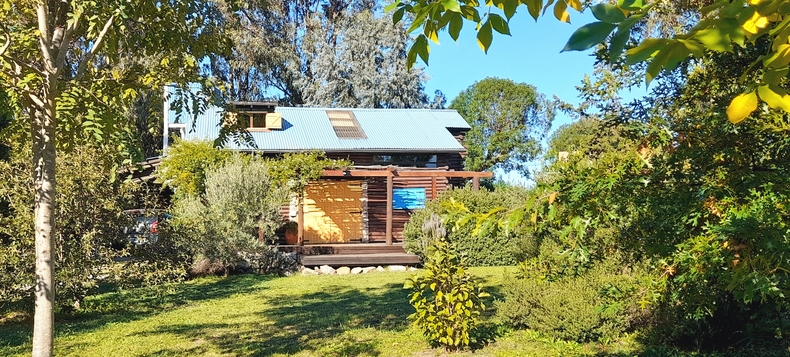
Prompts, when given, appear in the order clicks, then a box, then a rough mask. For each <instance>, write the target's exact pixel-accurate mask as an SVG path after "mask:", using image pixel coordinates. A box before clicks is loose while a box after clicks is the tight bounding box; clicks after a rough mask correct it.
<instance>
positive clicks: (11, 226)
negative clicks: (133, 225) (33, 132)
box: [0, 146, 129, 308]
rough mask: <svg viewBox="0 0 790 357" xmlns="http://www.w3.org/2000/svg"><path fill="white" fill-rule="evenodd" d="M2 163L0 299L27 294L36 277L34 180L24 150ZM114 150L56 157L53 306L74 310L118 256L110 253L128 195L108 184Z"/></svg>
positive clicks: (78, 150)
mask: <svg viewBox="0 0 790 357" xmlns="http://www.w3.org/2000/svg"><path fill="white" fill-rule="evenodd" d="M15 149H16V150H17V151H16V152H15V153H14V155H13V156H12V157H11V158H10V160H7V161H1V162H0V206H3V209H0V301H8V302H15V301H20V300H28V299H31V297H32V288H33V286H34V281H35V276H34V274H33V270H32V269H30V267H32V266H34V259H35V257H34V252H35V248H34V241H33V212H32V209H31V208H32V207H33V181H32V178H31V176H30V174H29V173H30V172H31V167H30V166H31V165H32V162H31V161H30V153H29V149H28V148H25V147H18V148H15ZM113 158H114V155H113V152H111V151H109V150H106V149H103V148H99V147H93V146H76V147H73V148H71V150H69V151H67V152H63V153H61V154H59V155H58V158H57V173H56V175H57V177H58V191H57V197H56V198H55V199H56V203H55V212H54V214H55V225H56V226H57V227H58V229H57V231H56V235H55V236H53V239H52V240H53V243H54V248H55V250H54V252H53V253H54V254H53V256H54V259H55V266H56V267H57V269H56V276H55V282H56V289H57V294H56V304H57V305H58V307H59V308H79V307H80V304H81V302H82V300H83V299H84V298H85V296H86V295H87V294H89V293H90V292H91V291H92V290H93V289H95V288H96V287H97V285H98V283H99V282H100V281H101V280H102V279H105V278H106V279H111V278H112V277H111V276H108V274H110V273H112V271H108V270H107V268H108V267H109V266H111V265H112V264H113V260H112V258H113V257H114V256H115V255H116V252H115V251H113V250H112V249H111V245H112V243H113V241H115V240H116V239H117V236H118V227H119V226H120V224H121V222H122V217H121V211H122V205H123V203H124V200H125V198H127V197H128V193H129V190H127V189H126V187H124V185H122V184H121V182H119V181H118V180H113V179H112V177H113V176H114V175H113V170H114V167H113V160H112V159H113Z"/></svg>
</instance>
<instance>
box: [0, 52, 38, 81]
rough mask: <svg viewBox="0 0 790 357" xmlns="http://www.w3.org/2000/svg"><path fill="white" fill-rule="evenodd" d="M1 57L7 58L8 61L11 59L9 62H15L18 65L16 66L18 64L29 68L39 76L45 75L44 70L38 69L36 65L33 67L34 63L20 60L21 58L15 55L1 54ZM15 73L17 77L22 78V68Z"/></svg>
mask: <svg viewBox="0 0 790 357" xmlns="http://www.w3.org/2000/svg"><path fill="white" fill-rule="evenodd" d="M0 57H3V58H5V59H6V60H7V61H9V62H11V63H13V64H14V65H16V66H18V67H23V68H25V69H27V70H29V71H31V72H33V73H35V74H37V75H39V76H42V77H43V76H44V72H43V71H41V70H39V69H38V68H36V67H33V65H31V64H29V63H27V62H25V61H22V60H19V59H17V58H16V57H14V56H11V55H6V54H0ZM14 74H15V75H16V76H17V77H20V78H21V76H22V71H21V70H16V71H15V72H14Z"/></svg>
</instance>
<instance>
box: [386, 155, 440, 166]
mask: <svg viewBox="0 0 790 357" xmlns="http://www.w3.org/2000/svg"><path fill="white" fill-rule="evenodd" d="M437 163H438V160H437V156H436V155H424V154H423V155H420V154H418V155H405V154H402V155H373V164H374V165H394V166H403V167H430V168H435V167H437Z"/></svg>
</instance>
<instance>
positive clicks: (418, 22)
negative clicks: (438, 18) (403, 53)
mask: <svg viewBox="0 0 790 357" xmlns="http://www.w3.org/2000/svg"><path fill="white" fill-rule="evenodd" d="M427 16H428V10H427V9H422V10H420V11H419V12H418V13H417V15H416V16H415V17H414V22H412V24H411V26H409V29H408V30H406V33H412V32H414V30H416V29H418V28H420V26H422V25H423V24H424V22H425V18H426V17H427Z"/></svg>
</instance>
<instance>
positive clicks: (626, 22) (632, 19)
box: [617, 14, 645, 31]
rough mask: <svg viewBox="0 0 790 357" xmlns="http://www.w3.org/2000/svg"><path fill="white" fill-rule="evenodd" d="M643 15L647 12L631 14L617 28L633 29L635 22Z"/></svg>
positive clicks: (621, 29)
mask: <svg viewBox="0 0 790 357" xmlns="http://www.w3.org/2000/svg"><path fill="white" fill-rule="evenodd" d="M643 17H645V14H636V15H631V16H629V17H628V18H626V19H625V20H623V22H621V23H620V25H618V26H617V29H618V30H620V31H623V30H627V29H631V28H632V27H634V24H636V23H637V22H638V21H639V20H641V19H642V18H643Z"/></svg>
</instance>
